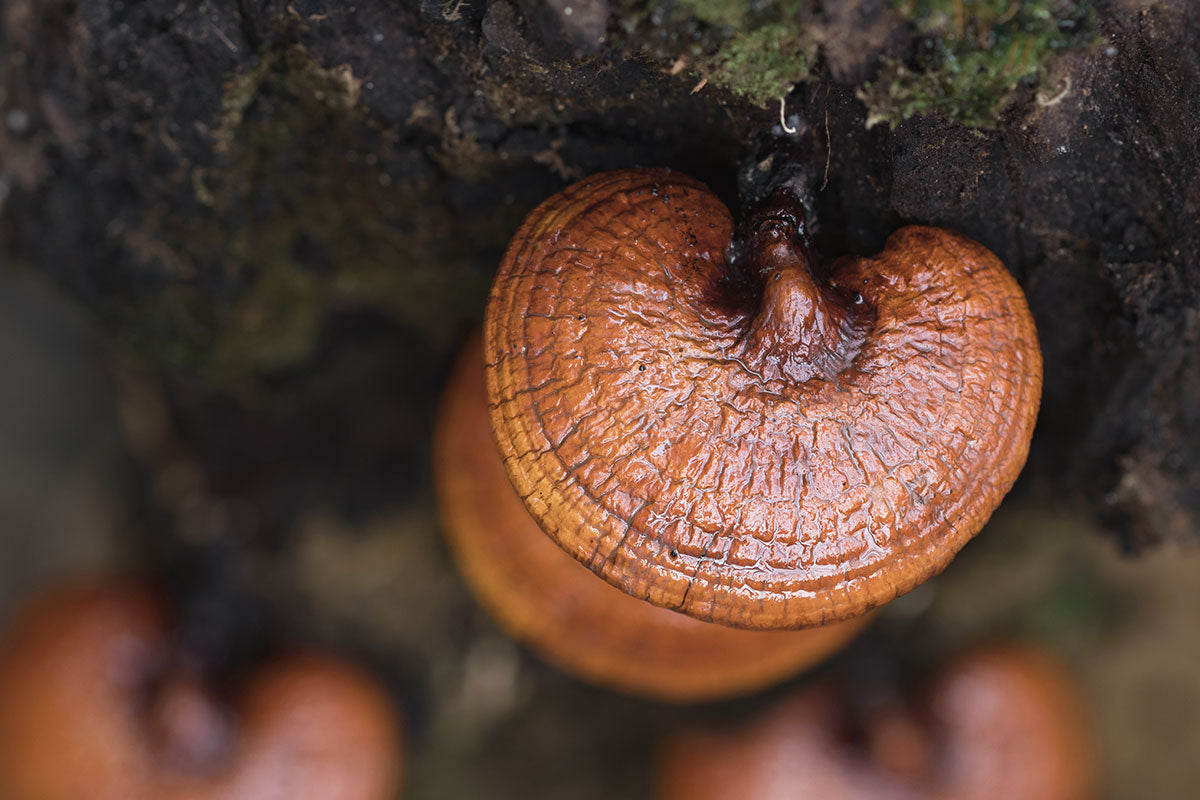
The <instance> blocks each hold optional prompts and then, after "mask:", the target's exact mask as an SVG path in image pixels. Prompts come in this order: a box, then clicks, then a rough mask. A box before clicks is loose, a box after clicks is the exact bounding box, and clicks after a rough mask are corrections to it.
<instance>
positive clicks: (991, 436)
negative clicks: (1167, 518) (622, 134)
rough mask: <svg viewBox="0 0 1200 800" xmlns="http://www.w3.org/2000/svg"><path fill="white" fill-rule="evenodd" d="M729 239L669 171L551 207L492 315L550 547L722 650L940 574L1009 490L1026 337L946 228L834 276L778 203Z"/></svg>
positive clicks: (995, 281) (496, 392) (498, 421)
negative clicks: (672, 613)
mask: <svg viewBox="0 0 1200 800" xmlns="http://www.w3.org/2000/svg"><path fill="white" fill-rule="evenodd" d="M733 233H734V228H733V223H732V220H731V218H730V214H729V212H728V210H727V209H726V208H725V206H724V205H723V204H722V203H721V201H720V200H719V199H717V197H716V196H715V195H713V194H712V193H711V192H710V191H709V190H708V189H707V188H706V187H705V186H704V185H703V184H701V183H699V182H697V181H695V180H693V179H691V178H688V177H686V176H684V175H681V174H679V173H675V172H670V171H669V170H662V169H654V170H650V169H647V170H621V171H615V172H606V173H601V174H598V175H594V176H592V177H591V178H588V179H586V180H583V181H581V182H579V183H576V184H574V185H572V186H570V187H568V188H567V189H565V190H563V191H562V192H560V193H559V194H557V195H555V196H553V197H551V198H549V199H548V200H546V201H545V202H543V203H542V204H541V205H540V206H539V207H538V208H537V209H535V210H534V211H533V212H532V213H531V214H530V215H529V217H528V218H527V219H526V220H525V222H524V223H523V224H522V226H521V227H520V229H519V230H518V232H517V233H516V235H515V236H514V238H513V240H512V243H511V244H510V245H509V248H508V251H507V253H506V255H505V257H504V260H503V262H502V264H501V267H500V270H499V272H498V273H497V275H496V278H495V281H494V283H493V285H492V290H491V294H490V296H489V300H488V307H487V314H486V320H485V331H484V343H485V355H486V361H487V381H488V395H489V399H490V402H491V412H492V422H493V428H494V432H495V436H496V440H497V443H498V445H499V448H500V452H501V455H502V456H503V459H504V464H505V468H506V469H507V471H508V474H509V477H510V479H511V481H512V483H513V485H514V487H515V488H516V490H517V492H518V494H520V496H521V497H522V498H523V500H524V502H525V505H526V507H527V508H528V509H529V511H530V513H532V514H533V516H534V518H535V519H537V521H538V523H539V524H540V525H541V527H542V528H543V529H544V530H545V531H546V532H547V533H548V534H549V535H550V537H551V538H553V539H554V540H555V541H556V542H557V543H558V544H559V545H560V546H561V547H562V548H563V549H565V550H566V551H567V552H568V553H570V554H571V555H572V556H574V557H575V558H576V559H577V560H579V561H580V562H582V563H583V564H584V565H586V566H587V567H588V568H589V569H591V570H592V571H594V572H596V573H597V574H598V575H600V576H601V577H603V578H604V579H605V580H607V581H608V582H610V583H612V584H613V585H615V586H617V587H619V588H621V589H623V590H624V591H625V592H627V593H629V594H631V595H633V596H635V597H638V598H642V599H645V600H648V601H650V602H651V603H654V604H655V605H660V606H665V607H667V608H671V609H677V610H679V611H683V612H684V613H686V614H689V615H691V616H694V617H697V618H699V619H702V620H707V621H712V622H718V623H721V624H724V625H729V626H733V627H744V628H798V627H806V626H812V625H819V624H823V623H826V622H829V621H835V620H844V619H849V618H851V617H854V616H857V615H859V614H862V613H863V612H865V611H867V610H868V609H870V608H874V607H876V606H878V605H880V604H882V603H886V602H887V601H889V600H891V599H893V598H894V597H896V596H898V595H900V594H903V593H904V592H906V591H908V590H910V589H912V588H913V587H915V586H917V585H918V584H920V583H921V582H923V581H925V580H927V579H928V578H929V577H931V576H932V575H934V574H936V573H938V572H939V571H941V570H942V569H943V568H944V567H945V566H946V565H947V563H948V562H949V561H950V559H952V558H953V556H954V555H955V553H957V552H958V550H959V549H960V548H961V547H962V546H963V545H964V544H965V543H966V542H967V541H968V540H969V539H970V538H971V537H972V536H974V535H975V533H977V532H978V531H979V529H980V528H981V527H982V526H983V524H984V523H985V522H986V521H987V518H988V517H989V516H990V514H991V512H992V510H993V509H994V508H995V507H996V506H997V505H998V504H999V502H1000V500H1001V499H1002V498H1003V496H1004V495H1005V494H1006V493H1007V492H1008V490H1009V488H1010V487H1011V486H1012V483H1013V481H1014V480H1015V479H1016V476H1017V474H1018V473H1019V472H1020V470H1021V467H1022V465H1023V464H1024V462H1025V458H1026V455H1027V452H1028V447H1029V440H1030V437H1031V435H1032V431H1033V425H1034V421H1035V418H1036V416H1037V408H1038V402H1039V398H1040V393H1041V374H1042V368H1041V354H1040V351H1039V348H1038V344H1037V336H1036V331H1035V329H1034V323H1033V319H1032V317H1031V315H1030V313H1029V309H1028V307H1027V305H1026V303H1025V298H1024V295H1023V294H1022V292H1021V289H1020V287H1019V286H1018V285H1017V283H1016V281H1015V280H1014V279H1013V278H1012V276H1011V275H1010V274H1009V273H1008V272H1007V270H1005V268H1004V266H1003V265H1002V264H1001V263H1000V261H999V260H998V259H997V258H996V257H995V256H994V255H992V253H990V252H989V251H988V250H987V249H986V248H984V247H983V246H982V245H980V244H978V243H976V242H973V241H971V240H970V239H967V238H966V237H964V236H961V235H959V234H956V233H952V232H950V231H946V230H941V229H938V228H929V227H919V226H911V227H906V228H902V229H901V230H899V231H897V232H895V233H894V234H892V236H891V237H890V238H889V239H888V241H887V245H886V247H885V249H884V250H883V252H882V253H880V254H879V255H878V256H875V257H873V258H843V259H840V260H838V261H836V262H834V263H833V264H832V265H831V266H830V268H829V269H828V270H823V269H821V268H820V266H819V265H818V264H817V262H816V259H815V256H814V252H813V248H812V246H811V243H810V240H809V236H808V231H807V229H806V227H805V221H804V214H803V209H802V203H801V201H800V199H799V198H798V196H797V193H796V192H795V191H794V190H793V189H791V188H790V187H789V186H788V185H786V184H784V185H781V187H780V188H779V189H777V190H776V191H775V192H774V193H773V194H772V195H770V196H769V197H768V198H767V200H766V201H764V202H763V203H762V204H760V205H759V206H758V208H756V209H755V210H754V211H753V212H752V213H751V214H750V215H749V216H748V218H747V219H746V221H745V222H744V223H743V224H742V226H741V228H740V230H739V232H738V236H737V239H736V241H733V242H732V243H731V237H732V235H733Z"/></svg>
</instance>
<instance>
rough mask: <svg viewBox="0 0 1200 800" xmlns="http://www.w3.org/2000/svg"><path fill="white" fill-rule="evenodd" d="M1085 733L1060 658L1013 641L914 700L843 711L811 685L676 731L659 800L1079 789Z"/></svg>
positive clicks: (943, 799)
mask: <svg viewBox="0 0 1200 800" xmlns="http://www.w3.org/2000/svg"><path fill="white" fill-rule="evenodd" d="M1090 745H1091V737H1090V732H1089V730H1088V727H1087V724H1086V722H1085V715H1084V713H1083V710H1082V707H1081V705H1080V702H1079V697H1078V690H1077V689H1076V687H1075V686H1074V685H1072V683H1071V681H1070V680H1069V678H1068V676H1067V674H1066V673H1065V671H1064V670H1063V668H1062V667H1061V666H1060V665H1059V664H1057V663H1056V662H1055V661H1053V660H1051V659H1050V658H1048V657H1047V656H1046V655H1044V654H1043V653H1040V652H1038V651H1035V650H1032V649H1029V648H1027V647H1023V646H1005V647H996V648H989V649H986V650H981V651H976V652H975V653H972V654H970V655H968V656H966V657H964V658H962V659H960V660H959V661H958V662H957V663H955V664H953V665H951V666H950V667H949V668H948V669H946V670H945V672H944V673H943V674H942V676H941V677H940V678H939V679H938V680H937V681H936V682H935V683H934V685H933V686H932V687H931V689H930V690H929V691H928V693H927V696H926V697H925V698H924V704H923V705H920V706H895V707H890V708H877V709H875V710H874V711H873V712H871V713H870V714H869V715H868V716H867V717H866V718H858V719H854V715H852V714H851V713H850V712H849V711H848V709H847V708H846V704H845V702H844V699H843V697H842V696H841V694H840V693H839V691H838V690H837V689H836V688H835V687H832V686H815V687H811V688H809V689H807V690H805V691H803V692H800V693H798V694H796V695H793V696H791V697H789V698H786V699H785V700H784V701H782V702H781V703H780V704H779V705H778V706H776V707H775V708H773V709H771V710H770V711H769V712H768V713H766V714H765V715H763V716H762V717H761V718H760V719H758V720H756V721H754V722H751V723H750V724H749V725H746V726H743V727H741V728H736V729H732V730H729V729H726V730H722V731H720V732H713V731H691V732H686V733H682V734H679V735H677V736H676V737H675V738H674V739H673V740H671V741H670V742H669V743H668V744H667V746H666V747H665V748H664V750H663V753H662V757H661V759H660V762H659V770H658V774H657V790H656V797H657V799H658V800H741V798H746V797H754V798H759V799H760V800H862V798H872V800H1011V799H1012V798H1018V797H1019V798H1021V799H1022V800H1085V799H1086V798H1088V797H1091V796H1092V795H1091V792H1092V789H1093V762H1092V758H1091V754H1090V753H1091V749H1090Z"/></svg>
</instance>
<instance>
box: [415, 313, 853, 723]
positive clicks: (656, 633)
mask: <svg viewBox="0 0 1200 800" xmlns="http://www.w3.org/2000/svg"><path fill="white" fill-rule="evenodd" d="M434 477H435V482H436V486H437V493H438V501H439V507H440V512H441V516H442V520H443V528H444V531H445V534H446V539H447V541H448V543H449V545H450V547H451V551H452V553H453V555H454V559H455V561H456V563H457V564H458V567H459V569H460V571H461V572H462V574H463V576H464V578H465V579H466V581H467V582H468V584H469V585H470V587H471V589H472V591H473V592H474V593H475V594H476V595H477V596H478V598H479V599H480V601H481V603H482V604H483V605H484V606H485V607H486V608H487V609H488V610H489V611H490V612H491V614H492V615H493V617H495V619H496V620H497V621H498V622H499V623H500V625H501V626H502V627H504V628H505V629H506V630H507V631H508V632H509V633H511V634H512V635H513V636H514V638H516V639H518V640H519V641H521V642H523V643H524V644H526V645H527V646H529V647H530V648H531V649H532V650H533V651H535V652H536V653H538V654H539V655H540V656H542V657H543V658H544V659H545V660H546V661H548V662H550V663H552V664H554V665H556V666H558V667H559V668H561V669H563V670H564V671H566V672H569V673H571V674H573V675H575V676H577V677H579V678H582V679H583V680H586V681H590V682H592V683H596V684H600V685H603V686H606V687H609V688H612V689H617V690H619V691H624V692H628V693H633V694H638V695H642V696H646V697H651V698H655V699H659V700H667V701H676V702H693V701H698V700H709V699H713V698H716V697H724V696H729V695H733V694H737V693H741V692H747V691H750V690H753V689H756V688H759V687H762V686H765V685H768V684H770V683H774V682H776V681H778V680H781V679H783V678H785V677H787V676H789V675H791V674H793V673H796V672H798V671H800V670H802V669H804V668H805V667H807V666H810V665H812V664H814V663H816V662H817V661H820V660H822V659H823V658H825V657H827V656H828V655H830V654H831V653H832V652H834V651H836V650H837V649H840V648H841V647H842V646H843V645H844V644H846V643H847V642H848V641H849V640H850V638H851V637H852V636H854V635H855V634H856V633H857V632H858V631H859V630H861V629H862V627H863V625H864V624H865V623H866V622H867V621H868V619H869V618H868V617H863V618H861V619H856V620H851V621H849V622H843V623H839V624H834V625H830V626H827V627H823V628H813V629H810V630H802V631H745V630H736V629H733V628H728V627H724V626H721V625H714V624H711V623H707V622H701V621H699V620H695V619H692V618H691V617H687V616H684V615H682V614H677V613H675V612H673V611H669V610H667V609H664V608H659V607H658V606H654V605H651V604H649V603H646V602H643V601H641V600H638V599H636V598H633V597H630V596H629V595H627V594H625V593H623V592H621V591H619V590H617V589H615V588H613V587H612V586H609V585H608V584H607V583H605V582H604V581H602V580H600V579H599V578H597V577H596V576H595V575H593V574H592V573H590V572H588V571H587V570H586V569H584V568H583V567H582V566H581V565H580V564H578V563H576V562H575V560H574V559H572V558H571V557H570V556H568V555H567V554H566V553H564V552H563V551H562V550H561V549H560V548H558V547H557V546H555V544H554V543H553V542H551V541H550V539H548V538H547V537H546V536H545V534H543V533H542V531H541V529H540V528H539V527H538V525H537V523H536V522H535V521H534V520H533V518H532V517H531V516H530V515H529V512H528V511H526V509H525V506H524V505H523V504H522V503H521V500H520V498H519V497H518V496H517V494H516V492H514V491H513V488H512V485H511V484H510V483H509V481H508V476H507V475H506V474H505V472H504V465H503V464H502V463H501V461H500V455H499V452H498V451H497V450H496V446H495V443H494V442H493V440H492V432H491V422H490V418H489V415H488V412H487V393H486V388H485V386H484V372H483V348H482V342H481V339H480V337H479V336H478V335H475V336H473V337H471V339H470V340H469V341H468V342H467V344H466V346H465V347H464V348H463V352H462V354H461V355H460V356H459V359H458V362H457V364H456V365H455V367H454V370H453V372H452V374H451V376H450V379H449V381H448V382H447V384H446V389H445V392H444V395H443V399H442V405H441V412H440V414H439V416H438V422H437V427H436V430H435V432H434Z"/></svg>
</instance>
